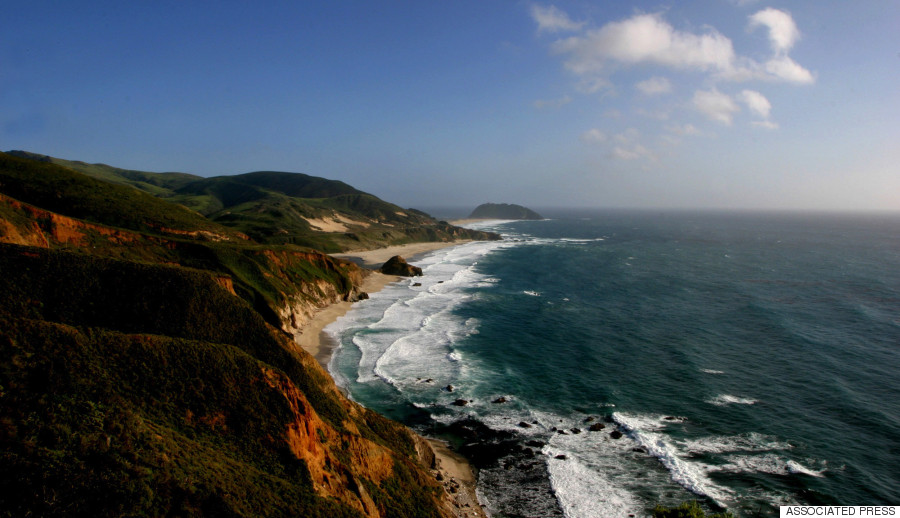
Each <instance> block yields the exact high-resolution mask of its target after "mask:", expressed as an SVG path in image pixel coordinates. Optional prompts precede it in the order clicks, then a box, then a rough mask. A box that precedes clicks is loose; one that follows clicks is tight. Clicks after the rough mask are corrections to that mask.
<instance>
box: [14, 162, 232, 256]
mask: <svg viewBox="0 0 900 518" xmlns="http://www.w3.org/2000/svg"><path fill="white" fill-rule="evenodd" d="M0 192H2V193H3V194H6V195H7V196H10V197H12V198H15V199H17V200H19V201H22V202H25V203H29V204H31V205H35V206H37V207H40V208H43V209H46V210H48V211H51V212H55V213H57V214H61V215H64V216H69V217H72V218H78V219H82V220H85V221H90V222H95V223H102V224H104V225H109V226H112V227H117V228H123V229H129V230H135V231H139V232H146V233H151V234H159V235H166V234H172V233H173V232H172V231H182V232H197V231H204V232H208V233H210V234H212V235H215V236H217V237H218V238H221V239H237V233H236V232H234V231H233V230H230V229H228V228H226V227H223V226H222V225H219V224H217V223H215V222H212V221H209V220H208V219H206V218H204V217H203V216H201V215H200V214H197V213H196V212H194V211H191V210H188V209H185V208H184V207H180V206H178V205H174V204H172V203H169V202H166V201H164V200H161V199H159V198H155V197H154V196H152V195H150V194H148V193H145V192H141V191H139V190H136V189H134V188H131V187H127V186H124V185H117V184H112V183H108V182H102V181H97V180H95V179H93V178H90V177H87V176H85V175H83V174H80V173H78V172H76V171H73V170H70V169H67V168H65V167H60V166H57V165H55V164H52V163H46V162H37V161H34V160H28V159H24V158H18V157H14V156H11V155H9V154H6V153H0Z"/></svg>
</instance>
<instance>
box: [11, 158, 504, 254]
mask: <svg viewBox="0 0 900 518" xmlns="http://www.w3.org/2000/svg"><path fill="white" fill-rule="evenodd" d="M10 153H11V154H15V155H16V156H21V157H26V158H30V159H31V160H38V161H42V162H50V163H54V164H59V165H63V166H66V167H69V168H71V169H74V170H77V171H79V172H82V173H84V174H86V175H89V176H92V177H94V178H96V179H100V180H103V181H106V182H112V183H117V184H122V185H129V186H131V187H134V188H137V189H142V190H145V191H146V192H148V193H150V194H153V195H154V196H158V197H161V198H163V199H166V200H168V201H171V202H175V203H178V204H181V205H184V206H186V207H188V208H190V209H192V210H194V211H196V212H199V213H200V214H202V215H204V216H206V217H207V218H208V219H209V220H211V221H214V222H216V223H220V224H221V225H223V226H226V227H229V228H231V229H233V230H235V231H237V232H239V233H242V234H246V235H249V236H250V237H251V238H253V239H254V240H256V241H258V242H260V243H267V244H296V245H300V246H307V247H311V248H316V249H318V250H322V251H325V252H329V253H331V252H342V251H349V250H360V249H371V248H380V247H385V246H390V245H397V244H405V243H411V242H421V241H452V240H456V239H474V240H488V239H499V237H500V236H498V235H496V234H491V233H487V232H480V231H475V230H468V229H463V228H459V227H455V226H452V225H450V224H448V223H446V222H442V221H437V220H436V219H434V218H432V217H431V216H429V215H427V214H425V213H424V212H421V211H417V210H413V209H403V208H401V207H399V206H397V205H394V204H392V203H388V202H385V201H383V200H381V199H379V198H377V197H376V196H373V195H371V194H368V193H365V192H362V191H360V190H358V189H355V188H353V187H351V186H349V185H347V184H345V183H344V182H340V181H337V180H328V179H325V178H320V177H316V176H310V175H305V174H301V173H286V172H277V171H257V172H253V173H246V174H240V175H233V176H217V177H213V178H201V177H196V176H193V175H185V174H183V173H147V172H141V171H130V170H125V169H117V168H114V167H110V166H107V165H104V164H86V163H84V162H77V161H69V160H62V159H58V158H53V157H48V156H45V155H38V154H35V153H28V152H25V151H14V152H10Z"/></svg>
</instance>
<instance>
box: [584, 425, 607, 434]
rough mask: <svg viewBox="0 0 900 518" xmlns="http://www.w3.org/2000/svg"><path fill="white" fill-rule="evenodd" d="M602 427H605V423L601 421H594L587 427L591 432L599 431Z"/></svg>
mask: <svg viewBox="0 0 900 518" xmlns="http://www.w3.org/2000/svg"><path fill="white" fill-rule="evenodd" d="M604 428H606V425H605V424H603V423H594V424H592V425H591V427H590V428H588V430H590V431H592V432H599V431H600V430H602V429H604Z"/></svg>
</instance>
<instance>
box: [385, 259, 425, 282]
mask: <svg viewBox="0 0 900 518" xmlns="http://www.w3.org/2000/svg"><path fill="white" fill-rule="evenodd" d="M381 273H383V274H385V275H400V276H401V277H419V276H421V275H422V269H421V268H419V267H418V266H413V265H411V264H409V263H407V262H406V259H404V258H402V257H400V256H399V255H395V256H394V257H391V258H390V259H388V260H387V262H386V263H384V265H382V266H381Z"/></svg>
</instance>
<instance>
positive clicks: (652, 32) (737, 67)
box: [532, 6, 815, 95]
mask: <svg viewBox="0 0 900 518" xmlns="http://www.w3.org/2000/svg"><path fill="white" fill-rule="evenodd" d="M532 16H533V17H534V19H535V21H537V23H538V31H539V32H541V31H559V30H563V29H566V30H571V31H578V34H575V35H572V36H569V37H564V38H560V39H558V40H557V41H555V42H553V43H552V44H551V49H552V51H553V52H555V53H557V54H560V55H562V56H563V59H564V66H565V67H566V69H568V70H569V71H570V72H572V73H573V74H575V75H576V76H579V77H580V80H579V84H578V86H577V88H578V90H579V91H580V92H582V93H595V92H598V91H601V90H604V89H609V90H612V84H611V83H610V82H609V79H608V76H609V74H610V73H611V71H612V69H614V65H619V66H634V65H641V64H656V65H660V66H663V67H666V68H670V69H677V70H694V71H700V72H706V73H709V74H710V75H711V77H712V78H713V79H718V80H728V81H751V80H753V81H783V82H788V83H795V84H811V83H814V82H815V76H814V74H813V73H812V72H810V71H809V70H807V69H806V68H804V67H803V66H801V65H800V64H798V63H797V62H796V61H794V60H793V59H791V58H790V56H788V51H789V50H790V49H791V48H792V47H793V46H794V44H795V43H796V42H797V41H798V40H799V38H800V31H799V30H798V29H797V25H796V23H794V19H793V18H792V17H791V15H790V14H789V13H787V12H785V11H780V10H778V9H772V8H766V9H763V10H761V11H758V12H756V13H755V14H753V15H751V16H749V17H748V18H749V22H748V29H749V30H754V29H756V28H758V27H764V28H765V29H766V30H767V31H768V38H769V42H770V44H771V46H772V49H773V54H772V56H771V58H770V59H769V60H768V61H765V62H759V61H757V60H754V59H751V58H749V57H746V56H738V55H737V54H736V53H735V51H734V47H733V45H732V42H731V40H730V39H729V38H727V37H726V36H724V35H723V34H721V33H720V32H718V31H717V30H715V29H714V28H708V29H706V30H705V32H697V33H694V32H689V31H682V30H677V29H675V28H674V27H673V26H672V25H671V24H669V23H668V22H667V21H666V20H665V19H664V18H663V16H662V14H660V13H654V14H637V15H634V16H632V17H630V18H627V19H624V20H620V21H615V22H610V23H607V24H606V25H603V26H602V27H600V28H595V29H590V30H582V28H583V26H584V25H585V23H583V22H579V23H575V22H573V21H572V20H571V19H570V18H569V17H568V16H567V15H566V14H565V13H564V12H562V11H560V10H559V9H557V8H556V7H552V6H551V7H539V6H533V7H532ZM653 79H654V80H656V79H659V78H653ZM648 81H651V80H648ZM639 85H640V86H638V85H635V86H637V87H638V88H639V89H642V91H643V92H645V93H647V92H648V91H649V92H655V90H653V86H654V85H653V84H652V83H647V84H644V82H642V83H639ZM670 88H671V85H670ZM645 90H646V91H645ZM657 93H665V92H657ZM648 95H651V94H649V93H648Z"/></svg>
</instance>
